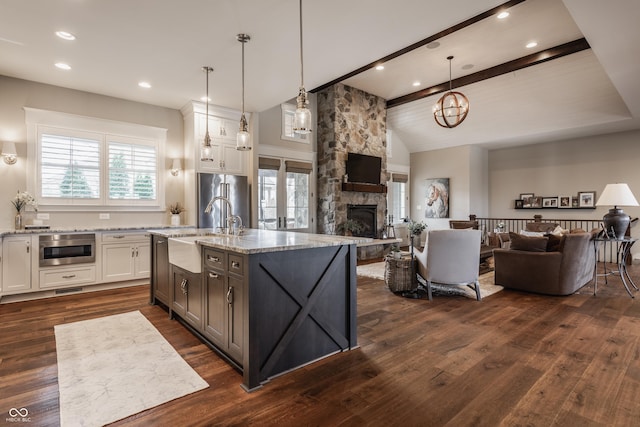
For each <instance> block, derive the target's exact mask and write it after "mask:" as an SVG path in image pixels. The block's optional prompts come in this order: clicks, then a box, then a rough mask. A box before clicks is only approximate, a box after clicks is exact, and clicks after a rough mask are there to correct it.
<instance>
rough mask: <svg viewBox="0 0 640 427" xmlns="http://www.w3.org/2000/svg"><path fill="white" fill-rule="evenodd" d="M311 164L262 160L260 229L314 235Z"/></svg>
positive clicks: (259, 189)
mask: <svg viewBox="0 0 640 427" xmlns="http://www.w3.org/2000/svg"><path fill="white" fill-rule="evenodd" d="M312 169H313V166H312V164H311V163H307V162H299V161H293V160H285V159H275V158H265V157H260V159H259V168H258V228H260V229H263V230H288V231H303V232H309V231H311V212H310V206H311V191H310V182H311V180H310V175H311V172H312Z"/></svg>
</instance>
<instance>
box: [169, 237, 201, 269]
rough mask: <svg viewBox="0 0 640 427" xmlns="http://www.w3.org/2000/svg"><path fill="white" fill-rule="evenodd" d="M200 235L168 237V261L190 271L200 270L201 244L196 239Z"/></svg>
mask: <svg viewBox="0 0 640 427" xmlns="http://www.w3.org/2000/svg"><path fill="white" fill-rule="evenodd" d="M198 239H202V236H187V237H171V238H170V239H169V262H170V263H171V264H173V265H176V266H178V267H180V268H184V269H185V270H187V271H190V272H192V273H200V272H202V257H201V251H200V248H201V246H200V245H198V244H196V240H198Z"/></svg>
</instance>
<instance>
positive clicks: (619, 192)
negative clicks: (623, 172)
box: [596, 183, 638, 206]
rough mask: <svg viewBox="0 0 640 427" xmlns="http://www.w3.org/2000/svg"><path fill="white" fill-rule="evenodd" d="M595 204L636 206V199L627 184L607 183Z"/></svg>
mask: <svg viewBox="0 0 640 427" xmlns="http://www.w3.org/2000/svg"><path fill="white" fill-rule="evenodd" d="M596 206H638V201H637V200H636V198H635V197H634V195H633V193H632V192H631V189H630V188H629V186H628V185H627V184H625V183H619V184H607V186H606V187H605V188H604V191H603V192H602V194H601V195H600V198H598V201H597V202H596Z"/></svg>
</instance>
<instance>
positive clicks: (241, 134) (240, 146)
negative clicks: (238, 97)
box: [236, 113, 251, 151]
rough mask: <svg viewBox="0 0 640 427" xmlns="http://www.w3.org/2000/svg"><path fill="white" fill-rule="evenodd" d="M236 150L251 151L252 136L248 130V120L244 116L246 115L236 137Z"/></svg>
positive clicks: (242, 118) (241, 121)
mask: <svg viewBox="0 0 640 427" xmlns="http://www.w3.org/2000/svg"><path fill="white" fill-rule="evenodd" d="M236 150H239V151H249V150H251V134H250V133H249V131H248V130H247V118H246V117H245V116H244V113H243V114H242V117H240V129H239V130H238V134H237V135H236Z"/></svg>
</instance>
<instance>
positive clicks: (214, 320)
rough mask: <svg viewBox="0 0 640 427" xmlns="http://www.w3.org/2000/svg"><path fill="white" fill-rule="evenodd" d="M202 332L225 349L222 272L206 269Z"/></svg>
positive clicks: (224, 306) (225, 326)
mask: <svg viewBox="0 0 640 427" xmlns="http://www.w3.org/2000/svg"><path fill="white" fill-rule="evenodd" d="M204 275H205V322H204V334H205V336H206V337H207V338H209V339H210V340H211V341H212V342H213V344H215V345H216V346H217V347H218V348H220V349H221V350H223V351H224V350H225V349H226V340H227V334H226V328H227V321H226V304H227V302H226V299H225V297H226V276H225V274H224V272H222V271H219V270H213V269H206V270H205V271H204Z"/></svg>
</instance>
